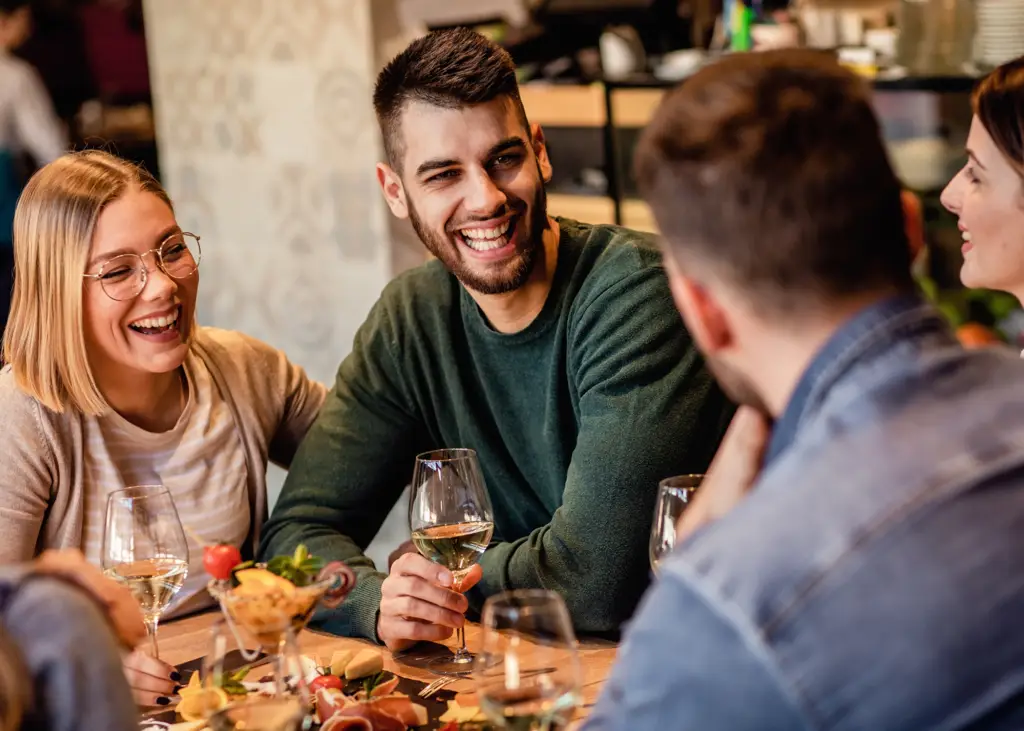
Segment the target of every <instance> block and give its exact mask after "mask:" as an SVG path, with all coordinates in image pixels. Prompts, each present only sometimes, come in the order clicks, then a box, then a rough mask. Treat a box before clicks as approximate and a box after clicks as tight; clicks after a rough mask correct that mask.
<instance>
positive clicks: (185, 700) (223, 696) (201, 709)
mask: <svg viewBox="0 0 1024 731" xmlns="http://www.w3.org/2000/svg"><path fill="white" fill-rule="evenodd" d="M227 704H228V694H227V693H225V692H224V691H223V690H221V689H220V688H203V689H202V690H196V691H193V692H191V693H189V694H188V695H185V696H183V697H182V699H181V703H179V704H178V713H179V714H181V717H182V718H183V719H185V720H186V721H202V720H203V719H205V718H207V717H209V716H211V715H213V714H214V713H216V712H217V711H219V710H220V709H221V708H224V706H226V705H227Z"/></svg>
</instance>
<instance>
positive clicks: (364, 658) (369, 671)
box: [345, 650, 384, 680]
mask: <svg viewBox="0 0 1024 731" xmlns="http://www.w3.org/2000/svg"><path fill="white" fill-rule="evenodd" d="M383 669H384V656H383V655H381V653H380V650H361V651H360V652H359V654H358V655H356V656H355V657H354V658H352V660H351V661H350V662H349V663H348V665H346V666H345V679H346V680H354V679H356V678H365V677H366V676H368V675H373V674H375V673H379V672H380V671H381V670H383Z"/></svg>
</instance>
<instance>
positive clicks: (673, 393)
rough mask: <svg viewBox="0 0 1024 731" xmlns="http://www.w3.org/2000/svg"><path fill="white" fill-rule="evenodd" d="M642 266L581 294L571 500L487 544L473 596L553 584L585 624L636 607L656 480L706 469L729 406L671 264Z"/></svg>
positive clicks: (573, 336)
mask: <svg viewBox="0 0 1024 731" xmlns="http://www.w3.org/2000/svg"><path fill="white" fill-rule="evenodd" d="M633 269H634V270H633V271H632V272H626V273H625V274H624V275H623V276H619V277H617V278H615V279H612V280H611V281H610V282H608V283H606V286H604V287H603V288H602V289H601V290H600V291H597V292H595V293H594V295H593V296H589V297H583V298H581V299H580V300H579V301H577V302H576V303H574V308H575V309H576V310H577V312H575V313H574V314H573V315H572V317H571V322H570V330H569V343H568V348H569V350H568V362H569V368H570V369H571V371H572V372H571V374H570V378H571V379H572V381H573V382H574V383H575V384H576V389H577V392H578V401H577V402H578V409H579V425H580V426H579V435H578V438H577V442H576V445H575V449H574V451H573V453H572V457H571V462H570V465H569V469H568V473H567V476H566V481H565V489H564V493H563V502H562V505H561V506H560V507H559V508H558V509H557V510H555V512H554V516H553V518H552V520H551V521H550V523H548V524H547V525H544V526H542V527H540V528H538V529H536V530H534V531H533V532H532V533H530V534H529V535H527V536H526V537H524V538H522V539H520V540H517V541H514V542H506V543H499V544H495V545H493V546H492V547H490V548H489V549H488V550H487V551H486V552H485V553H484V556H483V557H482V559H481V564H482V565H483V568H484V579H483V581H482V582H481V585H480V586H479V587H478V588H477V589H475V590H474V594H473V595H472V596H473V597H474V599H475V600H479V599H481V598H482V597H483V596H489V595H492V594H494V593H496V592H499V591H503V590H508V589H522V588H545V589H550V590H554V591H556V592H557V593H559V594H561V595H562V597H563V598H564V599H565V602H566V604H567V605H568V609H569V612H570V614H571V616H572V617H573V623H574V625H575V626H576V629H577V631H578V632H609V631H617V630H618V629H619V627H620V625H621V623H622V622H623V621H625V620H626V619H628V618H629V617H630V616H631V614H632V613H633V610H634V609H635V607H636V604H637V602H638V601H639V599H640V596H641V595H642V593H643V591H644V589H645V588H646V586H647V584H648V580H649V576H650V566H649V564H648V549H647V543H648V536H649V531H650V527H651V522H652V518H653V510H654V501H655V495H656V493H657V484H658V481H659V480H661V479H662V478H664V477H667V476H670V475H674V474H680V473H690V472H703V471H704V470H705V469H706V467H707V465H708V464H709V462H710V460H711V458H712V456H713V454H714V450H715V448H716V446H717V444H718V442H719V439H720V438H721V435H722V432H723V430H724V427H725V424H726V422H727V421H728V418H729V416H730V414H731V406H730V405H729V404H728V403H727V401H726V400H725V397H724V396H723V395H722V394H721V392H720V390H719V389H718V388H717V387H716V386H715V384H714V382H713V379H712V377H711V375H710V373H709V372H708V371H707V370H706V368H705V367H704V364H703V360H702V358H701V357H700V356H699V354H698V352H697V351H696V349H695V347H694V346H693V344H692V342H691V341H690V339H689V336H688V335H687V333H686V331H685V329H684V328H683V327H682V323H681V321H680V318H679V314H678V312H677V310H676V308H675V306H674V304H673V302H672V299H671V295H670V293H669V290H668V287H667V286H666V281H665V275H664V271H663V269H662V267H661V266H660V265H652V264H650V263H649V262H648V264H647V265H645V266H643V267H640V268H636V267H634V268H633ZM474 603H476V601H474Z"/></svg>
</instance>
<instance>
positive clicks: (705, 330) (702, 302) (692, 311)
mask: <svg viewBox="0 0 1024 731" xmlns="http://www.w3.org/2000/svg"><path fill="white" fill-rule="evenodd" d="M665 271H666V274H667V275H668V281H669V287H670V289H671V290H672V298H673V299H674V300H675V303H676V307H677V308H678V309H679V312H680V314H682V316H683V321H684V322H685V323H686V329H687V330H689V332H690V337H692V338H693V341H694V343H696V345H697V347H698V348H699V349H700V351H701V352H702V353H704V355H707V356H713V355H716V354H717V353H719V352H720V351H722V350H724V349H726V348H728V347H729V346H730V345H732V342H733V332H732V327H731V325H730V324H729V318H728V317H727V316H726V314H725V311H724V310H723V309H722V307H721V306H720V305H719V304H718V300H717V299H716V298H715V296H714V294H713V293H712V292H711V291H710V290H709V289H708V288H707V287H705V286H704V285H703V284H701V283H700V282H698V281H696V280H695V279H692V278H690V277H688V276H686V275H685V274H683V273H682V272H681V271H680V270H679V269H678V267H677V266H676V265H675V263H674V262H673V261H672V258H671V256H666V257H665Z"/></svg>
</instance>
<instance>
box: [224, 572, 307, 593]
mask: <svg viewBox="0 0 1024 731" xmlns="http://www.w3.org/2000/svg"><path fill="white" fill-rule="evenodd" d="M235 578H236V579H238V583H239V584H241V586H240V587H239V589H242V588H244V589H262V590H264V591H273V590H274V589H277V590H278V591H280V592H282V593H285V594H291V593H293V592H294V591H295V584H293V583H292V582H290V581H288V579H283V578H281V577H280V576H278V575H277V574H274V573H271V572H270V571H267V570H266V569H243V570H242V571H239V572H238V573H236V574H235ZM236 591H237V589H236Z"/></svg>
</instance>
